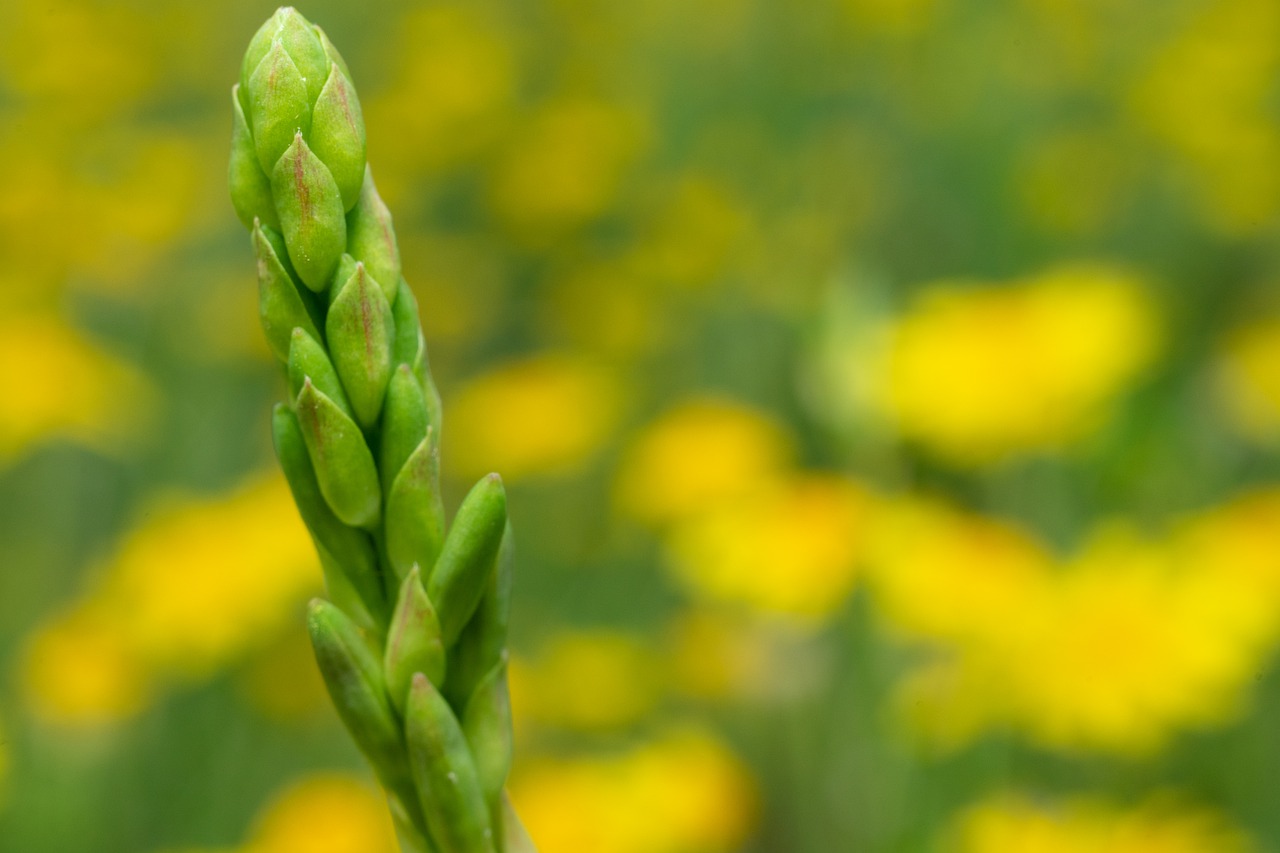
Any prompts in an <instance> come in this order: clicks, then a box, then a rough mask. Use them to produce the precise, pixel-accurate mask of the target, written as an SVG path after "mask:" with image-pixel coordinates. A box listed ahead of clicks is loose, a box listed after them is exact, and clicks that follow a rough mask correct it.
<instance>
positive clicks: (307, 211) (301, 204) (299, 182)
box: [293, 131, 311, 222]
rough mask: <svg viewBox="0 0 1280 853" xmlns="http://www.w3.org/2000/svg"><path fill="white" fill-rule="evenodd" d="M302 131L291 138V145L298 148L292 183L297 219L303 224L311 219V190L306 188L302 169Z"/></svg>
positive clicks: (294, 161) (294, 160)
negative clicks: (295, 193)
mask: <svg viewBox="0 0 1280 853" xmlns="http://www.w3.org/2000/svg"><path fill="white" fill-rule="evenodd" d="M300 143H302V144H305V143H303V142H302V131H298V133H297V134H296V135H295V136H294V137H293V144H294V145H295V146H298V152H299V153H298V156H297V157H295V158H294V159H293V182H294V184H295V185H296V186H297V188H298V213H299V214H300V216H299V219H301V220H302V221H303V222H306V221H307V220H309V219H311V188H310V187H308V186H307V182H306V179H305V175H304V172H303V169H302V153H301V152H302V148H301V145H300Z"/></svg>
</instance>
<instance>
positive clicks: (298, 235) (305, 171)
mask: <svg viewBox="0 0 1280 853" xmlns="http://www.w3.org/2000/svg"><path fill="white" fill-rule="evenodd" d="M259 149H260V150H261V146H259ZM271 192H272V194H273V195H274V197H275V200H276V212H277V213H279V214H280V227H281V230H282V231H283V233H284V242H285V245H286V246H288V247H289V259H290V260H291V261H292V262H293V267H294V269H295V270H297V272H298V277H299V278H301V279H302V283H303V284H305V285H306V286H307V287H309V288H311V289H312V290H314V291H316V292H317V293H320V292H322V291H323V290H324V289H325V287H327V286H328V284H329V277H330V275H331V274H332V273H333V270H334V267H336V266H337V264H338V259H339V258H340V257H341V256H342V253H343V251H344V250H345V248H346V243H347V222H346V218H345V217H344V215H343V207H342V197H341V195H340V194H339V193H338V185H337V184H335V183H334V181H333V175H331V174H330V173H329V169H328V168H327V167H326V166H325V165H324V163H322V162H320V158H319V157H317V156H316V155H315V154H314V153H313V152H312V151H311V149H310V147H308V146H307V142H306V140H305V139H303V138H302V134H301V133H297V134H295V135H294V137H293V143H292V144H291V145H290V146H289V147H288V148H287V149H286V150H285V152H284V154H283V155H281V157H280V159H279V161H277V162H276V164H275V168H274V170H273V171H272V173H271Z"/></svg>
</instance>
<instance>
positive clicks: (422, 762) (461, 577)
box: [228, 8, 532, 853]
mask: <svg viewBox="0 0 1280 853" xmlns="http://www.w3.org/2000/svg"><path fill="white" fill-rule="evenodd" d="M365 150H366V149H365V131H364V121H363V118H362V114H361V110H360V102H359V99H358V98H357V96H356V91H355V87H354V86H353V85H352V83H351V76H350V72H349V71H348V68H347V64H346V63H345V62H344V61H343V59H342V57H341V56H340V55H339V54H338V52H337V51H336V50H335V49H334V47H333V45H332V43H331V42H330V41H329V39H328V37H327V36H326V35H325V33H324V32H323V31H322V30H321V29H320V28H319V27H316V26H314V25H313V24H311V23H310V22H308V21H307V20H306V19H305V18H303V17H302V15H300V14H298V12H296V11H295V10H293V9H291V8H283V9H280V10H279V11H277V12H276V13H275V14H274V15H273V16H272V17H271V18H270V19H269V20H268V21H267V22H266V23H265V24H264V25H263V26H262V28H261V29H259V30H258V32H257V33H256V34H255V35H254V37H253V39H252V40H251V41H250V44H249V48H248V50H247V51H246V53H245V57H244V62H243V65H242V67H241V70H240V81H239V83H237V84H236V85H235V86H234V87H233V88H232V140H231V161H230V165H229V168H228V178H229V183H230V187H231V199H232V202H233V204H234V206H235V209H236V213H237V215H238V216H239V218H240V220H241V221H242V222H243V223H244V225H245V227H246V228H248V229H249V230H250V232H251V234H252V244H253V249H254V254H255V256H256V258H257V269H258V288H259V314H260V319H261V321H262V326H263V331H264V332H265V334H266V337H267V342H268V344H269V345H270V348H271V352H272V353H273V354H274V355H275V357H276V359H277V360H278V361H279V362H280V364H281V366H282V368H283V371H284V373H285V376H286V378H287V387H288V391H289V401H288V403H287V404H281V405H279V406H277V407H276V410H275V413H274V415H273V419H272V432H273V437H274V441H275V446H276V454H277V456H278V458H279V460H280V464H281V467H282V469H283V470H284V473H285V477H286V479H287V480H288V482H289V486H290V488H291V490H292V492H293V496H294V500H295V501H296V503H297V504H298V509H299V512H300V514H301V516H302V519H303V521H304V522H305V524H306V526H307V528H308V530H309V531H310V532H311V536H312V539H313V540H314V542H315V545H316V550H317V552H318V554H319V556H320V561H321V564H322V565H323V566H324V569H325V581H326V586H327V588H328V592H329V597H330V599H331V601H316V602H313V603H312V606H311V609H310V612H309V616H308V620H307V622H308V628H309V630H310V633H311V637H312V642H313V645H314V647H315V651H316V659H317V661H318V663H319V665H320V670H321V673H322V674H323V675H324V678H325V682H326V684H327V686H328V688H329V693H330V696H331V697H332V699H333V701H334V703H335V705H336V706H337V708H338V712H339V716H340V717H341V718H342V720H343V722H344V723H345V724H346V726H347V728H348V729H349V730H350V731H351V733H352V736H353V738H354V739H355V741H356V743H357V744H358V745H359V746H360V748H361V750H362V751H363V752H364V753H365V755H366V757H367V758H368V759H369V761H370V763H372V764H373V766H374V769H375V770H376V772H377V774H378V777H379V779H380V780H381V782H382V784H383V787H385V788H386V790H387V793H388V795H389V798H390V801H391V806H392V814H393V817H394V818H395V820H396V823H397V828H398V831H399V833H400V837H401V840H402V843H403V845H404V846H405V849H406V850H416V851H422V853H515V851H525V850H531V849H532V848H531V847H530V846H529V845H528V842H527V840H522V839H526V838H527V837H526V836H524V835H523V832H522V830H521V829H520V828H519V826H518V821H516V820H515V819H514V817H513V816H512V814H511V812H510V807H509V804H507V803H506V802H505V795H504V794H503V784H504V782H505V778H506V774H507V769H508V767H509V765H510V761H511V712H510V703H509V701H508V699H507V686H506V684H507V682H506V652H505V650H504V647H505V643H506V627H507V612H508V607H509V599H510V574H511V554H512V547H511V534H510V529H509V526H508V524H507V515H506V496H505V493H504V491H503V487H502V481H501V480H500V479H499V478H498V477H497V475H496V474H495V475H490V476H488V477H486V478H484V479H483V480H481V481H480V483H478V484H477V485H476V487H475V488H474V489H473V490H472V491H471V493H470V494H469V495H468V496H467V498H466V500H464V501H463V504H462V506H461V508H460V509H459V510H458V513H457V515H456V517H455V519H454V522H453V524H452V525H451V526H449V528H448V529H447V530H446V524H445V512H444V507H443V501H442V500H441V495H440V483H439V476H440V475H439V470H440V431H441V418H440V398H439V394H438V393H437V391H436V388H435V384H434V382H433V381H432V379H431V373H430V369H429V366H428V362H427V352H426V344H425V341H424V339H423V336H422V329H421V326H420V324H419V320H418V307H417V303H416V300H415V299H414V297H413V293H412V291H411V290H410V289H409V287H408V285H407V284H406V283H405V281H404V278H403V276H402V274H401V266H400V253H399V249H398V247H397V244H396V237H395V229H394V227H393V224H392V220H391V214H390V212H389V211H388V210H387V207H386V205H385V204H384V203H383V202H382V199H381V198H380V197H379V195H378V191H377V188H376V186H375V185H374V181H373V175H372V173H371V171H370V170H369V168H368V165H367V164H366V162H365Z"/></svg>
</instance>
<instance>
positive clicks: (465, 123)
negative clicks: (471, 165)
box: [366, 3, 517, 207]
mask: <svg viewBox="0 0 1280 853" xmlns="http://www.w3.org/2000/svg"><path fill="white" fill-rule="evenodd" d="M492 11H493V7H489V8H488V9H487V10H483V11H482V10H481V9H480V8H479V7H477V6H475V5H472V4H465V3H442V4H432V5H430V6H429V7H426V8H420V9H414V10H413V11H411V12H410V13H409V14H408V15H406V17H405V20H404V21H403V22H401V23H400V24H399V26H397V27H396V30H397V32H398V38H397V40H396V44H395V55H396V57H397V62H398V66H399V67H398V73H397V74H396V76H395V78H394V79H393V82H392V85H391V88H390V89H388V90H387V91H385V92H383V93H381V94H380V95H375V96H374V97H372V98H371V99H370V100H369V103H368V107H367V113H366V115H367V117H368V126H369V138H370V139H376V140H378V145H379V148H378V150H377V155H378V160H379V163H380V164H383V165H382V168H380V169H379V171H378V174H379V187H380V189H382V192H383V194H384V195H385V196H386V197H387V199H388V200H389V202H390V203H391V204H392V206H393V207H394V206H395V201H396V199H397V198H401V197H403V196H404V193H405V191H406V190H407V189H408V186H409V185H408V184H407V183H406V176H413V175H418V174H424V173H425V174H434V173H437V172H439V171H441V170H443V169H445V168H448V167H450V166H453V165H454V164H456V163H458V162H461V161H464V160H466V159H468V158H471V157H474V156H476V155H477V154H479V153H480V152H482V151H484V150H485V149H486V148H487V147H488V146H489V145H491V144H493V143H494V142H495V140H497V139H499V138H500V137H501V131H502V129H503V128H504V127H505V125H506V124H507V123H508V122H509V121H510V115H509V113H510V109H511V107H512V98H513V95H514V92H515V81H516V78H517V73H516V55H515V48H514V45H513V43H512V42H513V38H512V34H511V33H509V32H507V30H506V28H505V27H504V26H503V24H502V22H501V21H500V20H495V19H494V16H493V15H492ZM384 181H385V182H386V186H385V188H383V182H384Z"/></svg>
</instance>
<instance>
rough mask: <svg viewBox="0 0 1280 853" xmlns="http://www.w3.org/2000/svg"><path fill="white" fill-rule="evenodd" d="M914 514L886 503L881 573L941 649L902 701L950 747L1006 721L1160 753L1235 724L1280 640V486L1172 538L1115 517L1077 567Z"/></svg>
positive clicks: (975, 523)
mask: <svg viewBox="0 0 1280 853" xmlns="http://www.w3.org/2000/svg"><path fill="white" fill-rule="evenodd" d="M911 512H915V513H916V515H917V516H918V517H916V518H915V519H914V520H909V521H908V522H904V521H902V520H901V519H898V520H895V519H893V518H892V516H891V515H886V517H887V518H888V519H889V520H888V522H887V523H886V524H885V526H884V527H883V528H882V529H881V530H880V535H881V536H882V537H883V538H882V539H879V540H878V541H877V547H876V548H874V549H872V552H871V553H872V557H871V559H870V561H869V566H868V574H869V577H870V579H871V585H872V588H873V591H874V592H875V594H876V599H875V600H876V602H877V604H878V605H879V607H880V608H881V609H882V611H883V612H884V613H885V615H886V616H887V617H888V619H889V620H890V623H891V625H893V626H894V628H895V629H896V630H898V631H899V632H901V633H902V634H904V635H905V636H906V637H908V638H913V639H916V640H919V641H923V642H925V643H926V644H928V645H930V646H932V648H934V650H935V651H936V652H937V654H936V656H935V657H934V659H933V660H931V661H930V662H928V663H927V664H925V665H924V666H923V667H921V668H918V669H916V670H915V671H914V672H912V673H911V674H910V675H909V676H908V677H907V678H906V679H905V680H904V681H903V682H902V683H901V684H900V685H899V691H898V706H899V708H900V710H901V711H902V712H903V714H904V715H905V717H906V719H907V721H908V722H909V723H910V724H911V725H913V726H914V727H915V728H917V729H918V730H920V731H921V732H922V733H924V734H925V735H927V736H928V737H929V738H930V740H932V741H933V742H934V743H935V744H936V745H938V746H941V747H943V748H949V747H954V746H958V745H961V744H964V743H967V742H969V741H970V740H972V739H973V738H974V737H977V736H979V735H980V734H982V733H983V732H984V731H986V730H988V729H990V728H992V727H1004V728H1013V729H1016V730H1018V731H1021V732H1023V733H1024V734H1025V735H1027V736H1028V737H1030V738H1031V739H1032V740H1034V741H1036V742H1037V743H1040V744H1042V745H1044V746H1048V747H1050V748H1053V749H1059V750H1083V751H1105V752H1116V753H1123V754H1149V753H1151V752H1154V751H1156V750H1158V749H1159V748H1161V747H1162V746H1164V745H1165V744H1166V743H1167V742H1168V741H1169V739H1170V738H1171V737H1172V736H1173V735H1174V734H1175V733H1177V732H1178V731H1180V730H1183V729H1186V728H1189V727H1205V726H1212V725H1220V724H1222V723H1225V722H1228V721H1230V720H1232V719H1234V717H1235V716H1236V715H1237V714H1238V713H1239V711H1240V708H1241V706H1242V704H1243V703H1244V701H1245V699H1246V697H1247V691H1248V690H1249V688H1250V687H1251V686H1252V684H1253V677H1254V674H1255V673H1257V672H1258V671H1260V670H1261V669H1262V668H1263V667H1264V666H1265V661H1266V659H1267V658H1268V656H1269V655H1270V654H1271V652H1272V650H1273V648H1274V646H1275V644H1276V643H1277V641H1280V492H1264V493H1259V494H1254V495H1247V496H1244V497H1242V498H1240V499H1239V500H1236V501H1233V502H1231V503H1230V504H1227V505H1225V506H1223V507H1220V508H1217V509H1214V510H1212V511H1208V512H1205V513H1201V514H1200V515H1198V516H1195V517H1193V518H1190V519H1188V520H1186V521H1184V522H1182V523H1180V524H1178V525H1177V526H1175V527H1174V528H1173V530H1172V531H1171V532H1170V533H1169V535H1168V536H1167V537H1165V538H1163V539H1160V540H1150V539H1143V538H1139V537H1137V536H1135V535H1133V534H1131V533H1127V532H1125V531H1124V529H1123V528H1118V527H1113V526H1105V525H1104V526H1102V527H1100V528H1099V529H1098V531H1097V532H1096V533H1095V534H1094V536H1093V537H1092V539H1091V541H1090V542H1089V544H1088V545H1087V546H1086V547H1084V548H1083V549H1081V550H1080V551H1079V553H1078V554H1077V555H1076V556H1074V557H1073V558H1072V559H1070V560H1068V561H1065V562H1062V563H1058V562H1057V561H1053V562H1051V561H1050V560H1049V558H1047V557H1046V556H1045V553H1044V552H1043V550H1042V549H1040V548H1038V547H1037V546H1036V545H1035V544H1034V543H1033V542H1031V541H1030V540H1028V539H1026V538H1025V537H1023V536H1021V535H1020V534H1017V533H1016V532H1014V531H1012V530H1010V529H1007V528H1003V527H1002V526H1000V525H997V524H996V523H994V522H991V521H988V520H985V519H980V518H972V517H966V516H963V515H961V514H954V513H953V514H951V515H949V516H947V515H945V513H944V512H943V511H942V510H934V511H933V512H934V514H935V515H936V516H937V517H935V518H934V519H933V520H932V521H928V519H929V514H928V513H924V514H921V513H920V511H919V510H915V511H908V512H907V516H908V519H910V513H911ZM898 513H899V514H903V510H901V509H899V510H898ZM921 543H926V544H921ZM974 581H976V583H975V582H974Z"/></svg>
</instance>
